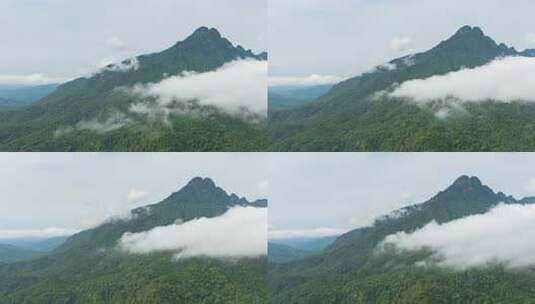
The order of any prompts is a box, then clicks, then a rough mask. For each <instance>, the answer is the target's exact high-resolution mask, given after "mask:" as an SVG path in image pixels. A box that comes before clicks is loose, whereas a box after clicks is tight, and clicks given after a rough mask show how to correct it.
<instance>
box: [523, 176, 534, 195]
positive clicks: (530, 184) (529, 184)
mask: <svg viewBox="0 0 535 304" xmlns="http://www.w3.org/2000/svg"><path fill="white" fill-rule="evenodd" d="M524 189H525V190H526V191H527V192H528V193H535V178H532V179H530V180H529V181H528V182H527V183H526V185H525V186H524Z"/></svg>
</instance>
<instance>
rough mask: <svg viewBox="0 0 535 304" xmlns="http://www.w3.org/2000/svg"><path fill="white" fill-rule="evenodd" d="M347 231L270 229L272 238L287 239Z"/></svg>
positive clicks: (332, 229)
mask: <svg viewBox="0 0 535 304" xmlns="http://www.w3.org/2000/svg"><path fill="white" fill-rule="evenodd" d="M345 232H347V231H346V230H343V229H338V228H327V227H320V228H312V229H295V230H288V229H287V230H276V229H270V230H269V239H270V240H285V239H301V238H304V239H308V238H311V239H312V238H321V237H328V236H337V235H341V234H343V233H345Z"/></svg>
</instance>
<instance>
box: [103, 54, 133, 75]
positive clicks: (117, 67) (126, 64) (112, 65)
mask: <svg viewBox="0 0 535 304" xmlns="http://www.w3.org/2000/svg"><path fill="white" fill-rule="evenodd" d="M98 68H99V72H102V71H111V72H126V71H132V70H134V71H136V70H138V69H139V60H138V59H137V57H134V58H129V59H126V60H124V61H121V62H114V60H111V59H103V60H102V61H101V62H100V63H99V64H98ZM97 73H98V72H97Z"/></svg>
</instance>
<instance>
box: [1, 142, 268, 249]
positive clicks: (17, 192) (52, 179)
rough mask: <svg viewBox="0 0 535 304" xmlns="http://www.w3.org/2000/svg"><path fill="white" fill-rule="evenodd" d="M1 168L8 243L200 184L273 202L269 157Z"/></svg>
mask: <svg viewBox="0 0 535 304" xmlns="http://www.w3.org/2000/svg"><path fill="white" fill-rule="evenodd" d="M0 168H2V170H1V171H0V193H2V199H1V200H0V239H2V238H5V236H6V235H8V234H11V235H13V234H17V233H18V235H24V234H25V232H26V231H30V233H31V234H33V235H39V234H44V235H46V233H47V231H48V232H50V231H51V233H52V232H54V231H53V230H50V229H51V228H58V229H60V230H61V229H67V230H78V229H84V228H88V227H92V226H95V225H97V224H99V223H101V222H102V221H104V220H106V219H107V218H109V217H112V216H116V215H120V214H126V212H128V211H129V210H131V209H133V208H136V207H139V206H144V205H147V204H153V203H157V202H159V201H161V200H162V199H163V198H165V197H167V196H169V195H170V194H171V193H173V192H175V191H177V190H178V189H179V188H181V187H183V186H185V185H186V183H187V182H188V181H189V180H190V179H191V178H193V177H196V176H202V177H211V178H212V179H214V181H215V182H216V183H217V184H218V185H219V186H220V187H222V188H223V189H225V190H226V191H227V192H235V193H236V194H238V195H240V196H246V197H247V198H249V199H250V200H254V199H259V198H267V195H268V178H267V175H268V171H267V154H262V153H95V154H88V153H57V154H55V153H50V154H47V153H0ZM46 229H49V230H46ZM34 230H36V231H34Z"/></svg>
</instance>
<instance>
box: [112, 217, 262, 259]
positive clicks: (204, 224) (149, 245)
mask: <svg viewBox="0 0 535 304" xmlns="http://www.w3.org/2000/svg"><path fill="white" fill-rule="evenodd" d="M119 247H120V248H121V249H123V250H125V251H127V252H129V253H133V254H148V253H151V252H161V251H173V252H176V255H175V257H176V258H178V259H181V258H190V257H196V256H208V257H214V258H240V257H257V256H263V255H266V254H267V208H252V207H235V208H232V209H230V210H228V211H227V212H226V213H225V214H223V215H221V216H219V217H215V218H199V219H195V220H192V221H188V222H185V223H181V222H180V221H179V222H177V223H176V224H173V225H169V226H162V227H156V228H154V229H151V230H149V231H146V232H141V233H126V234H124V235H123V237H122V238H121V240H120V242H119Z"/></svg>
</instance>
